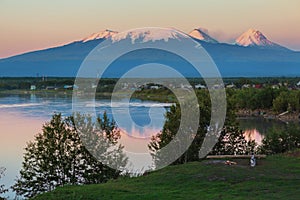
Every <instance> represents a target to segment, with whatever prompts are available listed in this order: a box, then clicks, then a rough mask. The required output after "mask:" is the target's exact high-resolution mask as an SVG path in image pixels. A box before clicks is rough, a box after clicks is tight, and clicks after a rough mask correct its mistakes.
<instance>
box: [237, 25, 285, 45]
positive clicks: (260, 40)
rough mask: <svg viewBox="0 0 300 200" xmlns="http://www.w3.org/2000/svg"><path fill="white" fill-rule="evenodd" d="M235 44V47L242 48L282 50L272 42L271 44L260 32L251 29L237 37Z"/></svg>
mask: <svg viewBox="0 0 300 200" xmlns="http://www.w3.org/2000/svg"><path fill="white" fill-rule="evenodd" d="M235 42H236V44H237V45H240V46H244V47H247V46H259V47H264V48H284V47H282V46H280V45H278V44H276V43H274V42H271V41H270V40H268V39H267V38H266V36H264V34H262V33H261V32H260V31H258V30H255V29H252V28H251V29H249V30H248V31H246V32H244V33H243V34H242V35H241V36H239V37H238V38H237V39H236V40H235Z"/></svg>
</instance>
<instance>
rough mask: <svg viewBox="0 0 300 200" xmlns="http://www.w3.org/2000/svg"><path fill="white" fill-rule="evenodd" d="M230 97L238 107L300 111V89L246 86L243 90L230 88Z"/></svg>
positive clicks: (278, 111)
mask: <svg viewBox="0 0 300 200" xmlns="http://www.w3.org/2000/svg"><path fill="white" fill-rule="evenodd" d="M227 94H229V95H228V98H231V101H233V103H234V104H235V106H236V108H237V109H251V110H255V109H270V110H273V111H275V112H277V113H280V112H285V111H289V112H299V111H300V90H289V89H288V88H284V87H283V88H278V89H277V88H271V87H267V88H262V89H255V88H245V89H241V90H228V92H227Z"/></svg>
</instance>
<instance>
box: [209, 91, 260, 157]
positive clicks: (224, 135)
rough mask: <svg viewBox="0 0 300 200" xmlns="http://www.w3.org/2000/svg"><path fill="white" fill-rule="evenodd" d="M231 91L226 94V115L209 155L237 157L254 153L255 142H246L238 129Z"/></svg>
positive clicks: (242, 133)
mask: <svg viewBox="0 0 300 200" xmlns="http://www.w3.org/2000/svg"><path fill="white" fill-rule="evenodd" d="M233 96H234V93H232V91H228V92H227V113H226V119H225V124H224V127H223V129H222V131H221V133H220V137H219V138H218V142H217V143H216V145H215V146H214V148H213V150H212V151H211V152H210V154H213V155H238V154H240V155H241V154H251V153H255V151H256V146H257V144H256V143H255V141H246V139H245V136H244V132H243V131H242V130H241V129H240V128H239V124H238V122H237V121H236V114H235V109H236V108H235V105H234V103H235V99H234V97H233Z"/></svg>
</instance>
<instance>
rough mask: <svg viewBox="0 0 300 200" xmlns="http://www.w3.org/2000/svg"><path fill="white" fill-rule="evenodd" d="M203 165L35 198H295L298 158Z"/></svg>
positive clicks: (299, 183)
mask: <svg viewBox="0 0 300 200" xmlns="http://www.w3.org/2000/svg"><path fill="white" fill-rule="evenodd" d="M237 162H238V163H241V162H242V163H243V162H244V165H236V166H225V165H223V164H207V161H203V162H193V163H188V164H185V165H178V166H169V167H166V168H164V169H162V170H159V171H156V172H152V173H150V174H148V175H146V176H142V177H137V178H121V179H118V180H114V181H110V182H108V183H106V184H100V185H86V186H67V187H62V188H58V189H56V190H54V191H52V192H49V193H45V194H42V195H40V196H38V197H36V198H35V199H37V200H42V199H47V200H48V199H63V200H67V199H68V200H71V199H77V200H79V199H84V200H88V199H101V200H103V199H109V200H111V199H143V200H144V199H255V200H258V199H280V200H281V199H286V200H292V199H297V200H298V199H299V198H300V188H299V187H300V158H299V157H291V156H286V155H285V156H282V155H281V156H280V155H276V156H270V157H268V158H267V159H265V160H259V161H258V165H257V166H256V167H255V168H250V167H248V166H247V165H246V162H248V161H246V160H244V161H241V160H237Z"/></svg>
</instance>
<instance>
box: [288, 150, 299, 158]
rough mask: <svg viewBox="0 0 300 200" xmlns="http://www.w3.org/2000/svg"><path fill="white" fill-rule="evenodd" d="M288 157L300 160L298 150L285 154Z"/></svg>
mask: <svg viewBox="0 0 300 200" xmlns="http://www.w3.org/2000/svg"><path fill="white" fill-rule="evenodd" d="M285 155H286V156H288V157H294V158H300V150H297V151H293V152H287V153H285Z"/></svg>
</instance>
